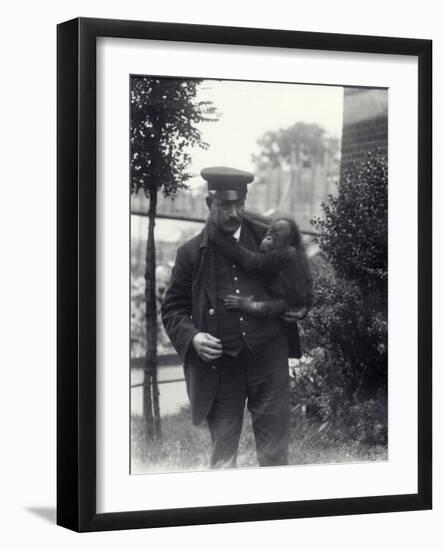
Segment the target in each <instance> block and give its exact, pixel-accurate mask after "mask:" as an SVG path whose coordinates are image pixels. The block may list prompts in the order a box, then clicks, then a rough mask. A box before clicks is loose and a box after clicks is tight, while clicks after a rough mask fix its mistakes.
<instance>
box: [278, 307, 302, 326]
mask: <svg viewBox="0 0 443 550" xmlns="http://www.w3.org/2000/svg"><path fill="white" fill-rule="evenodd" d="M307 313H308V307H307V306H304V307H299V308H297V309H288V311H285V312H284V314H283V319H284V320H285V321H286V322H287V323H296V322H297V321H301V320H302V319H304V318H305V317H306V314H307Z"/></svg>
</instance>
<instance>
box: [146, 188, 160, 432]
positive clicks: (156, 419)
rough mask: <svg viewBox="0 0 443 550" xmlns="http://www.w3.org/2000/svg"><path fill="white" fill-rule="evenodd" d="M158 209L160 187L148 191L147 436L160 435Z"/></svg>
mask: <svg viewBox="0 0 443 550" xmlns="http://www.w3.org/2000/svg"><path fill="white" fill-rule="evenodd" d="M156 210H157V188H154V189H151V190H150V193H149V212H148V220H149V222H148V238H147V242H146V266H145V282H146V286H145V301H146V355H145V364H144V383H143V417H144V420H145V431H146V435H147V437H148V438H153V439H159V438H160V437H161V424H160V406H159V391H158V381H157V301H156V297H155V268H156V259H155V241H154V227H155V214H156Z"/></svg>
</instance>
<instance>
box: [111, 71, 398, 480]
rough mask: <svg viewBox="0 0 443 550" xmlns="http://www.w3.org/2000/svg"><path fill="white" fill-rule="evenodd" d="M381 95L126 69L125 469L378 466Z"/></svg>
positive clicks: (384, 374)
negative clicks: (127, 343)
mask: <svg viewBox="0 0 443 550" xmlns="http://www.w3.org/2000/svg"><path fill="white" fill-rule="evenodd" d="M388 93H389V91H388V89H386V88H380V87H351V86H339V85H328V83H321V82H320V83H313V84H296V83H285V82H262V81H246V80H216V79H205V78H199V79H196V78H186V77H183V76H180V77H175V76H168V77H165V76H156V75H149V74H131V75H130V78H129V98H128V101H129V104H130V109H129V110H130V121H129V138H128V139H129V147H128V150H129V173H130V182H129V183H130V185H129V204H130V207H129V210H130V212H129V215H130V239H131V249H130V276H131V277H130V278H131V280H130V315H131V326H130V346H129V347H130V358H129V366H130V376H129V379H130V388H128V391H129V392H130V411H128V415H129V416H130V441H129V442H125V441H122V442H121V444H122V445H125V444H128V448H129V454H130V473H131V474H155V473H164V472H168V473H172V472H183V471H201V470H211V469H230V468H260V467H283V466H287V465H291V466H303V465H313V464H322V465H325V464H342V463H367V462H383V461H386V460H388V458H389V446H388Z"/></svg>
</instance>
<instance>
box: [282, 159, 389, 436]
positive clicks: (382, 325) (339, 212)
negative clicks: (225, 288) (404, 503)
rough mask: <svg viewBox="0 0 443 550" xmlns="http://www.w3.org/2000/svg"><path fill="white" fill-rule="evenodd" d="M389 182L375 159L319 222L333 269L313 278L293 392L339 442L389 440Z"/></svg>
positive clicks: (344, 184) (349, 178) (353, 175)
mask: <svg viewBox="0 0 443 550" xmlns="http://www.w3.org/2000/svg"><path fill="white" fill-rule="evenodd" d="M387 181H388V178H387V163H386V159H384V158H383V157H382V156H381V155H380V154H379V153H375V154H369V155H368V157H367V159H366V160H365V161H364V162H362V163H361V164H360V165H358V166H355V167H354V168H353V169H352V170H351V171H350V172H348V173H347V174H345V175H344V176H343V177H342V178H341V180H340V182H339V185H338V191H339V192H338V196H337V197H330V198H329V201H328V203H327V204H324V205H323V210H324V217H323V218H321V219H314V220H313V225H314V226H315V227H316V228H317V229H318V230H319V232H320V235H319V237H318V243H319V245H320V249H321V254H322V255H323V256H324V258H325V259H326V261H327V262H329V264H330V269H329V271H327V274H328V275H327V276H326V275H325V271H324V270H323V272H320V273H314V288H315V296H316V299H315V303H314V306H313V308H312V310H311V311H310V314H309V315H308V316H307V318H306V319H305V321H304V322H303V323H302V324H301V332H302V338H303V344H304V348H305V349H306V350H308V352H307V355H306V358H305V361H304V362H303V361H302V362H301V363H300V365H299V366H297V367H296V368H295V369H294V372H293V379H292V391H291V397H292V401H293V405H294V407H293V412H297V411H298V412H300V411H301V409H300V408H298V409H297V404H302V406H303V407H304V409H303V412H304V413H305V414H307V415H311V416H313V417H316V418H317V419H318V420H319V422H323V423H328V426H329V427H330V426H334V430H335V432H334V433H335V437H336V438H338V439H342V438H346V437H347V438H351V439H354V440H356V441H359V442H364V443H367V444H376V443H377V444H385V443H386V438H387V417H386V415H387V412H386V384H387ZM331 272H332V274H331ZM325 425H326V424H325Z"/></svg>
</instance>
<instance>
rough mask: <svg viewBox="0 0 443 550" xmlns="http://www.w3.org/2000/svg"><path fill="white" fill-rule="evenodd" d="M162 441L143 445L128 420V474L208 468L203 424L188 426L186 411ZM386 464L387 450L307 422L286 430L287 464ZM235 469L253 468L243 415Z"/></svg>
mask: <svg viewBox="0 0 443 550" xmlns="http://www.w3.org/2000/svg"><path fill="white" fill-rule="evenodd" d="M162 435H163V437H162V439H161V440H160V441H157V442H145V441H144V437H143V422H142V418H141V417H140V416H133V417H132V419H131V465H132V467H131V472H132V473H133V474H141V473H148V472H165V471H181V470H205V469H207V467H208V458H209V449H210V439H209V432H208V428H207V426H206V424H205V423H203V424H201V425H200V426H193V425H192V423H191V414H190V411H189V408H187V407H185V408H183V409H182V410H181V411H180V412H179V413H178V414H175V415H171V416H166V417H165V418H163V419H162ZM383 460H387V448H386V447H384V446H372V447H370V446H367V445H362V444H360V443H358V442H355V441H349V442H345V443H344V442H337V441H335V440H332V439H331V437H330V432H328V430H323V429H322V426H321V425H318V424H314V423H313V422H312V421H310V420H309V419H300V420H299V421H298V422H297V424H294V425H293V426H292V428H291V438H290V446H289V464H292V465H301V464H327V463H335V464H337V463H342V462H367V461H383ZM237 464H238V466H239V467H243V468H244V467H255V466H257V465H258V464H257V460H256V456H255V445H254V438H253V434H252V428H251V421H250V416H249V414H246V415H245V422H244V425H243V431H242V436H241V440H240V447H239V454H238V460H237Z"/></svg>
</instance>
